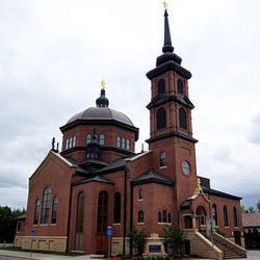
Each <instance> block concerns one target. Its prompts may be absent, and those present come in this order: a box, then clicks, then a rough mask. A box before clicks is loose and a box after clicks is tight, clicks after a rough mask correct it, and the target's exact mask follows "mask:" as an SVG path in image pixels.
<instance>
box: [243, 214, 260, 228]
mask: <svg viewBox="0 0 260 260" xmlns="http://www.w3.org/2000/svg"><path fill="white" fill-rule="evenodd" d="M242 223H243V227H260V213H243V214H242Z"/></svg>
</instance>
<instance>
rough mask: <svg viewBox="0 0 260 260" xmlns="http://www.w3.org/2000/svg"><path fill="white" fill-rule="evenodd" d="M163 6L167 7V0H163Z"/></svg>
mask: <svg viewBox="0 0 260 260" xmlns="http://www.w3.org/2000/svg"><path fill="white" fill-rule="evenodd" d="M163 6H164V9H167V7H168V3H167V2H166V1H163Z"/></svg>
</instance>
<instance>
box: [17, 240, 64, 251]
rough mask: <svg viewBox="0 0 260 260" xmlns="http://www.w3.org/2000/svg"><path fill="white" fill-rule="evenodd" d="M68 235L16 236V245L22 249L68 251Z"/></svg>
mask: <svg viewBox="0 0 260 260" xmlns="http://www.w3.org/2000/svg"><path fill="white" fill-rule="evenodd" d="M66 244H67V237H54V236H51V237H47V236H33V237H31V236H16V237H15V242H14V246H15V247H21V248H22V249H32V250H39V251H40V250H41V251H54V252H66Z"/></svg>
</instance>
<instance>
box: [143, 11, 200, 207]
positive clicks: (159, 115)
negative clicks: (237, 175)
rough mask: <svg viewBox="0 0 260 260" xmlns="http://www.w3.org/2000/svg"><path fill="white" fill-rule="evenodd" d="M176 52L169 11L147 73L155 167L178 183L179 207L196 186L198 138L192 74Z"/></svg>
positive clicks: (151, 139) (149, 141) (150, 142)
mask: <svg viewBox="0 0 260 260" xmlns="http://www.w3.org/2000/svg"><path fill="white" fill-rule="evenodd" d="M181 62H182V59H181V57H179V56H178V55H176V54H175V53H174V47H173V46H172V41H171V34H170V27H169V21H168V12H167V9H166V7H165V12H164V43H163V47H162V54H161V55H160V56H159V57H157V60H156V67H155V68H154V69H152V70H151V71H149V72H148V73H147V74H146V75H147V77H148V79H150V80H151V101H150V103H149V104H148V105H147V108H148V109H149V111H150V138H149V139H148V140H146V141H147V143H148V144H149V148H150V150H151V151H152V154H153V161H154V164H155V165H154V167H155V168H156V169H157V170H159V171H160V172H161V173H162V174H164V175H166V176H167V177H168V178H170V179H172V180H173V181H174V182H175V187H174V189H175V192H176V200H177V201H176V202H177V205H178V207H179V206H180V205H181V203H182V202H183V201H184V200H185V199H186V198H187V197H189V196H191V195H192V194H193V193H194V190H195V187H196V178H197V173H196V156H195V143H196V142H197V140H196V139H194V138H193V136H192V119H191V110H192V109H193V108H194V105H193V104H192V102H191V101H190V99H189V88H188V80H189V79H190V78H191V76H192V75H191V73H190V72H189V71H188V70H187V69H185V68H184V67H182V65H181Z"/></svg>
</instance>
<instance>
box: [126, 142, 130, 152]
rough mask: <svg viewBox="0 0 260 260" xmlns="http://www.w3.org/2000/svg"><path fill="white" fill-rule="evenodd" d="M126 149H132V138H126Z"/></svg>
mask: <svg viewBox="0 0 260 260" xmlns="http://www.w3.org/2000/svg"><path fill="white" fill-rule="evenodd" d="M126 149H127V150H130V140H129V139H126Z"/></svg>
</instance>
